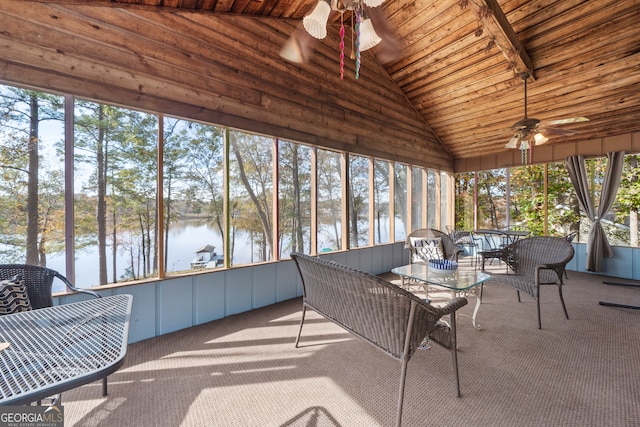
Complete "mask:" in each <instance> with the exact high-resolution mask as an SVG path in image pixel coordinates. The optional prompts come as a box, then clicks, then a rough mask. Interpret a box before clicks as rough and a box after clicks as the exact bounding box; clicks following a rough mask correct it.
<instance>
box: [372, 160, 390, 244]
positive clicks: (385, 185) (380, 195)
mask: <svg viewBox="0 0 640 427" xmlns="http://www.w3.org/2000/svg"><path fill="white" fill-rule="evenodd" d="M389 169H390V166H389V162H387V161H383V160H375V162H374V185H373V191H374V205H375V208H374V214H375V218H374V222H375V227H374V233H375V235H374V243H375V244H378V243H387V242H389V236H390V229H389V227H390V216H391V214H390V212H389V210H390V201H391V195H390V192H389V188H390V187H389V181H390V178H391V176H390V174H389Z"/></svg>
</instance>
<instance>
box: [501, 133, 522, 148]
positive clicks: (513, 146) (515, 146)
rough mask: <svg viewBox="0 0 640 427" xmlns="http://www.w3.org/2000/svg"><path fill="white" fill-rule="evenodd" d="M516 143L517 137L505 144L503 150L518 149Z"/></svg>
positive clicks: (518, 139)
mask: <svg viewBox="0 0 640 427" xmlns="http://www.w3.org/2000/svg"><path fill="white" fill-rule="evenodd" d="M518 141H520V138H519V135H515V136H514V137H512V138H511V139H510V140H509V142H507V143H506V144H505V146H504V148H518Z"/></svg>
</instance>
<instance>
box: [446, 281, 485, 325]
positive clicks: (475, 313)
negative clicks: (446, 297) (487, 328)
mask: <svg viewBox="0 0 640 427" xmlns="http://www.w3.org/2000/svg"><path fill="white" fill-rule="evenodd" d="M480 286H481V285H480ZM480 286H474V287H473V288H472V289H471V290H469V291H467V292H456V291H451V296H453V297H457V296H463V297H470V296H474V297H476V305H475V307H474V308H473V314H472V315H471V324H472V325H473V327H474V328H476V329H478V330H480V329H481V327H480V325H479V324H478V322H477V317H478V310H479V309H480V304H482V299H481V298H480V291H479V290H478V288H479V287H480ZM456 314H457V312H456ZM460 316H465V317H469V316H468V315H466V314H460Z"/></svg>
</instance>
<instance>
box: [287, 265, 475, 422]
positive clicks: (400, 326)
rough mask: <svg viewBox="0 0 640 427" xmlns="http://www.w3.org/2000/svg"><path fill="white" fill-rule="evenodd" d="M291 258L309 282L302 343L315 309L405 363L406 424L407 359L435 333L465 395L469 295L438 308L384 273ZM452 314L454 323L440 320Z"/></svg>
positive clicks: (399, 417)
mask: <svg viewBox="0 0 640 427" xmlns="http://www.w3.org/2000/svg"><path fill="white" fill-rule="evenodd" d="M291 258H292V259H293V260H294V261H295V263H296V265H297V267H298V271H299V273H300V277H301V279H302V286H303V304H302V320H301V321H300V330H299V332H298V336H297V338H296V343H295V345H296V347H298V346H299V343H300V336H301V333H302V326H303V324H304V319H305V313H306V310H307V308H310V309H312V310H314V311H316V312H317V313H319V314H321V315H322V316H324V317H325V318H327V319H328V320H330V321H332V322H334V323H335V324H337V325H339V326H341V327H342V328H344V329H345V330H347V331H348V332H350V333H351V334H353V335H355V336H357V337H359V338H361V339H363V340H364V341H366V342H368V343H370V344H372V345H373V346H374V347H376V348H377V349H379V350H382V351H383V352H384V353H386V354H387V355H389V356H390V357H392V358H393V359H394V360H396V361H398V362H400V363H401V365H402V367H401V373H400V391H399V396H398V406H397V418H396V425H398V426H400V425H401V422H402V403H403V398H404V383H405V377H406V369H407V362H408V361H409V359H410V358H411V356H412V355H413V354H414V352H415V351H416V349H417V348H418V347H419V346H420V344H421V343H422V341H423V339H424V338H426V337H429V338H430V339H431V340H433V341H434V342H436V343H438V344H440V345H442V346H443V347H445V348H447V349H449V350H450V351H451V354H452V355H453V366H454V376H455V387H456V395H457V396H458V397H459V396H460V383H459V379H458V359H457V350H456V318H455V317H456V316H455V312H456V310H458V309H459V308H460V307H463V306H464V305H466V304H467V300H466V299H465V298H452V299H451V300H449V301H448V303H447V304H446V305H445V306H443V307H435V306H432V305H430V304H428V303H426V302H425V301H423V300H421V299H420V298H418V297H416V296H415V295H413V294H412V293H410V292H407V291H405V290H403V289H401V288H400V287H399V286H396V285H394V284H392V283H390V282H388V281H386V280H384V279H382V278H380V277H378V276H374V275H371V274H368V273H365V272H362V271H359V270H355V269H352V268H349V267H346V266H343V265H340V264H337V263H335V262H330V261H326V260H323V259H320V258H317V257H311V256H308V255H304V254H300V253H292V254H291ZM447 314H448V315H450V319H447V320H448V323H449V324H448V325H447V324H446V323H443V322H441V321H440V319H441V318H442V317H443V316H446V315H447Z"/></svg>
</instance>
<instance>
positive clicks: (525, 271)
mask: <svg viewBox="0 0 640 427" xmlns="http://www.w3.org/2000/svg"><path fill="white" fill-rule="evenodd" d="M503 252H504V255H505V257H506V258H507V259H508V260H509V265H510V267H511V268H512V269H513V271H514V272H513V273H506V274H495V273H491V281H492V282H495V283H500V284H502V285H506V286H510V287H512V288H514V289H515V290H516V291H517V295H518V302H520V292H525V293H527V294H529V295H531V296H532V297H534V298H535V299H536V302H537V309H538V329H542V322H541V320H540V298H539V296H540V286H542V285H557V286H558V293H559V294H560V303H561V304H562V309H563V310H564V315H565V317H566V318H567V319H568V318H569V313H567V307H566V306H565V303H564V298H563V296H562V285H563V282H562V277H563V274H564V272H565V267H566V265H567V264H568V263H569V261H571V259H572V258H573V255H574V249H573V246H572V245H571V243H569V242H568V241H567V240H565V239H563V238H561V237H548V236H536V237H528V238H525V239H520V240H517V241H515V242H514V243H512V244H510V245H509V246H507V247H505V248H504V249H503Z"/></svg>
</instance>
